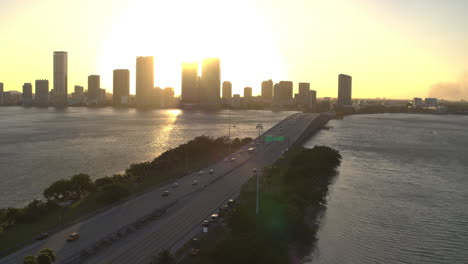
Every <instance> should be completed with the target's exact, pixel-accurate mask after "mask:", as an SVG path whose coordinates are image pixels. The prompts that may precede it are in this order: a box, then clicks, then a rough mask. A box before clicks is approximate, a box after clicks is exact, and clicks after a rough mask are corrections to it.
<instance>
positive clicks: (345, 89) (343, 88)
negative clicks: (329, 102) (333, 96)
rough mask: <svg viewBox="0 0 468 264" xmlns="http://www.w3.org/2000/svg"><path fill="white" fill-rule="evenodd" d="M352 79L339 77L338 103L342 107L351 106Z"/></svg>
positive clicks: (342, 75)
mask: <svg viewBox="0 0 468 264" xmlns="http://www.w3.org/2000/svg"><path fill="white" fill-rule="evenodd" d="M351 86H352V78H351V76H349V75H345V74H340V75H338V101H337V104H338V105H340V106H346V105H347V106H350V105H352V102H351Z"/></svg>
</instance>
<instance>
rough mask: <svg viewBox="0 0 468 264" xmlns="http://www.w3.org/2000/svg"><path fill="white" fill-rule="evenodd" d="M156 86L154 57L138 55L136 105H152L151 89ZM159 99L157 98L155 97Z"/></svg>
mask: <svg viewBox="0 0 468 264" xmlns="http://www.w3.org/2000/svg"><path fill="white" fill-rule="evenodd" d="M153 87H154V57H152V56H147V57H137V60H136V105H137V106H138V107H148V106H151V105H152V101H151V98H152V96H151V94H152V92H151V90H152V89H153ZM154 99H156V100H157V98H154Z"/></svg>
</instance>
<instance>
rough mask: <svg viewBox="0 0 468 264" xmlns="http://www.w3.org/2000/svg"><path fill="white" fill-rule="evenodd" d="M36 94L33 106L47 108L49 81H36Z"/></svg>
mask: <svg viewBox="0 0 468 264" xmlns="http://www.w3.org/2000/svg"><path fill="white" fill-rule="evenodd" d="M35 84H36V87H35V88H36V94H35V95H34V104H35V105H37V106H49V81H48V80H36V83H35Z"/></svg>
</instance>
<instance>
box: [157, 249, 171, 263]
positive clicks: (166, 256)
mask: <svg viewBox="0 0 468 264" xmlns="http://www.w3.org/2000/svg"><path fill="white" fill-rule="evenodd" d="M153 263H154V264H175V259H174V257H173V256H172V254H171V252H170V251H169V250H167V249H163V250H162V251H161V252H159V254H158V256H157V257H155V258H154V260H153Z"/></svg>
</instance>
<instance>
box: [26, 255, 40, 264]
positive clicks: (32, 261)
mask: <svg viewBox="0 0 468 264" xmlns="http://www.w3.org/2000/svg"><path fill="white" fill-rule="evenodd" d="M23 263H24V264H36V263H37V261H36V257H35V256H32V255H29V256H26V257H24V259H23Z"/></svg>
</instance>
